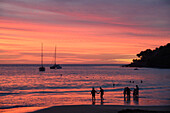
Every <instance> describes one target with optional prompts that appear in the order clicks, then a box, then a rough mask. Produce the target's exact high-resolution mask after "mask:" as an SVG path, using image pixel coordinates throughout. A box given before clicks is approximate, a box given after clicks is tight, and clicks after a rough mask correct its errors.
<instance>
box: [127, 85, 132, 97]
mask: <svg viewBox="0 0 170 113" xmlns="http://www.w3.org/2000/svg"><path fill="white" fill-rule="evenodd" d="M130 91H131V90H130V88H129V87H127V98H130Z"/></svg>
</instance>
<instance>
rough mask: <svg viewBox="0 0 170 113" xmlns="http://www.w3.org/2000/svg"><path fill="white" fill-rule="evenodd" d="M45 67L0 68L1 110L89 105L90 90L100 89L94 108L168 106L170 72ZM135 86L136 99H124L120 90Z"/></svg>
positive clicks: (6, 66) (100, 67)
mask: <svg viewBox="0 0 170 113" xmlns="http://www.w3.org/2000/svg"><path fill="white" fill-rule="evenodd" d="M45 66H46V71H45V72H39V70H38V68H39V66H38V65H0V78H1V79H0V108H1V111H3V112H7V111H8V112H9V110H12V109H14V108H15V109H17V110H18V111H19V109H22V108H23V107H24V108H33V107H34V108H35V107H49V106H57V105H91V104H92V101H91V95H90V91H91V88H92V87H95V89H96V90H97V91H99V87H102V88H103V89H104V91H105V92H104V101H103V102H101V100H100V95H99V94H96V101H95V103H93V104H95V105H101V104H102V105H170V96H169V95H170V69H153V68H139V70H134V68H125V67H120V66H119V65H63V69H60V70H50V69H49V66H50V65H45ZM141 80H142V81H143V83H141ZM129 81H134V83H130V82H129ZM113 84H115V86H114V87H113ZM136 85H139V88H140V90H139V93H140V94H139V98H138V99H133V96H132V97H131V99H130V100H129V101H126V100H124V97H123V88H124V87H126V86H128V87H130V88H131V89H132V90H133V88H134V87H135V86H136ZM29 110H30V109H29ZM29 110H27V111H29ZM12 111H13V110H12ZM12 111H10V112H12Z"/></svg>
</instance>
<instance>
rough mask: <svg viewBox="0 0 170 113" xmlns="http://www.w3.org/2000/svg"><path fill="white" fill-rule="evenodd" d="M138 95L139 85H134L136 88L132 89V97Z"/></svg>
mask: <svg viewBox="0 0 170 113" xmlns="http://www.w3.org/2000/svg"><path fill="white" fill-rule="evenodd" d="M138 96H139V87H138V85H136V88H135V89H134V90H133V97H138Z"/></svg>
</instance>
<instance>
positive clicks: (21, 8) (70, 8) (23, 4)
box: [1, 0, 170, 29]
mask: <svg viewBox="0 0 170 113" xmlns="http://www.w3.org/2000/svg"><path fill="white" fill-rule="evenodd" d="M1 2H2V3H5V4H4V5H1V6H4V7H1V9H4V11H3V12H2V13H1V14H2V15H4V16H5V17H10V18H13V19H20V20H24V21H32V22H42V23H53V24H67V25H69V24H70V25H72V24H78V25H81V24H84V25H87V24H88V25H100V26H103V25H106V26H120V27H131V28H136V27H151V28H155V27H157V28H165V27H166V29H170V23H169V19H170V16H169V13H170V7H169V5H168V4H169V2H168V1H167V0H149V1H148V0H43V1H42V0H36V1H35V0H29V1H27V0H25V1H24V0H17V1H16V0H4V1H1ZM6 4H8V5H9V4H10V6H8V5H6ZM10 7H11V9H9V8H10ZM14 8H15V12H16V13H13V14H12V13H10V11H11V10H13V9H14ZM8 13H10V15H8Z"/></svg>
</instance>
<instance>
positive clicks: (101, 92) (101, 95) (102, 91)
mask: <svg viewBox="0 0 170 113" xmlns="http://www.w3.org/2000/svg"><path fill="white" fill-rule="evenodd" d="M99 93H100V98H101V100H103V95H104V90H103V89H102V88H101V87H100V92H99Z"/></svg>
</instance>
